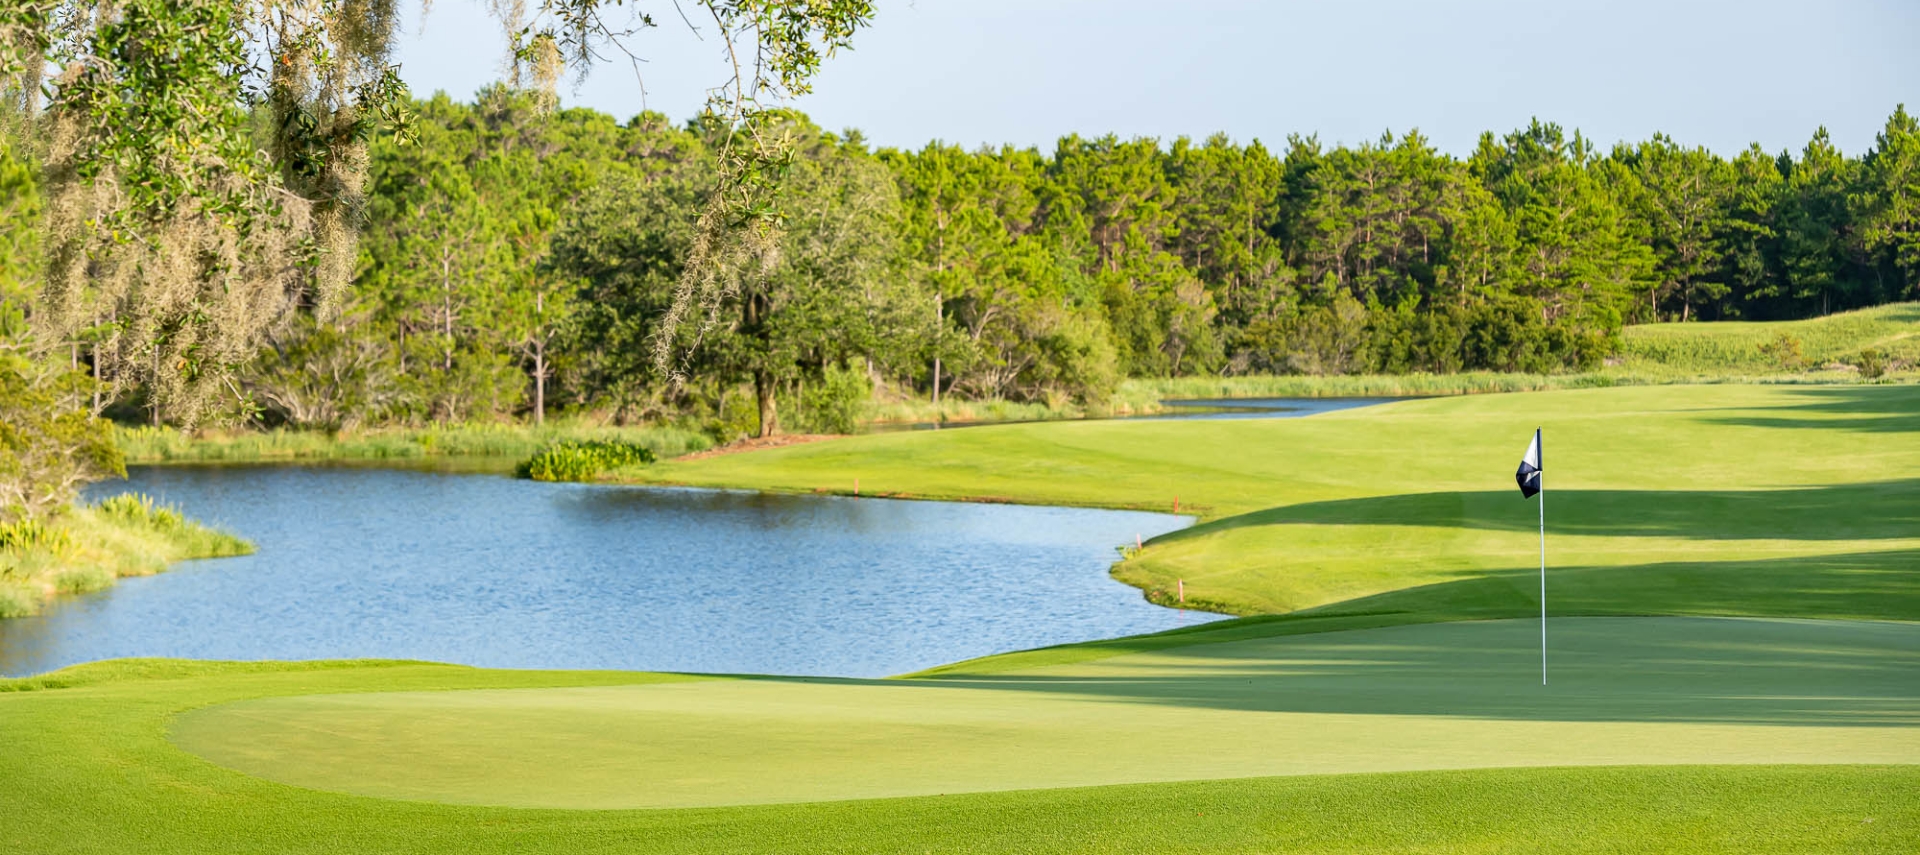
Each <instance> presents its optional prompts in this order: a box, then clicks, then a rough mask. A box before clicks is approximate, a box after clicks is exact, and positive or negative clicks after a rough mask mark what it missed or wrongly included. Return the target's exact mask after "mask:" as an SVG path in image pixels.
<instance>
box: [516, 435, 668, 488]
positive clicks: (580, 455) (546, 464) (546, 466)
mask: <svg viewBox="0 0 1920 855" xmlns="http://www.w3.org/2000/svg"><path fill="white" fill-rule="evenodd" d="M653 461H654V456H653V450H652V449H650V448H647V447H646V446H644V445H639V444H637V443H631V442H621V441H619V440H565V441H562V442H556V443H554V444H552V445H549V446H547V447H545V448H542V449H540V450H539V451H537V452H534V455H533V456H532V457H530V458H527V460H526V461H524V462H522V463H521V464H520V465H519V466H517V467H514V470H513V474H514V477H516V478H531V479H533V480H535V481H591V480H593V479H594V477H595V476H598V475H599V474H601V473H603V472H607V471H609V470H613V469H621V468H625V467H628V466H641V465H645V464H648V463H652V462H653Z"/></svg>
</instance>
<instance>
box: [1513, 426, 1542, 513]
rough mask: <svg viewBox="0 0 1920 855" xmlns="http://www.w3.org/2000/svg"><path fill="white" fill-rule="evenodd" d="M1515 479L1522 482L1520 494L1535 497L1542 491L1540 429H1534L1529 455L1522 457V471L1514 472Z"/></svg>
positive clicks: (1528, 449)
mask: <svg viewBox="0 0 1920 855" xmlns="http://www.w3.org/2000/svg"><path fill="white" fill-rule="evenodd" d="M1513 479H1514V480H1515V481H1518V482H1520V495H1522V496H1525V497H1526V498H1529V499H1531V498H1533V497H1534V496H1535V495H1537V494H1538V493H1539V492H1540V429H1539V428H1534V430H1533V444H1531V445H1528V446H1527V456H1525V457H1522V458H1520V471H1518V472H1515V473H1513Z"/></svg>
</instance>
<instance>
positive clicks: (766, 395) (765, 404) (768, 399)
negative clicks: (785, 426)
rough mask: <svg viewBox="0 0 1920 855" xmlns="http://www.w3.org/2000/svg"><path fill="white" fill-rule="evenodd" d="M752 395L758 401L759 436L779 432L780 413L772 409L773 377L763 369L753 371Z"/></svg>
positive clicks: (762, 436) (763, 436)
mask: <svg viewBox="0 0 1920 855" xmlns="http://www.w3.org/2000/svg"><path fill="white" fill-rule="evenodd" d="M753 396H754V397H755V398H756V399H758V400H759V402H760V437H761V438H762V439H765V438H766V437H770V436H773V435H774V434H776V433H779V432H780V414H779V413H777V412H775V411H774V401H773V377H772V376H771V375H769V374H768V373H767V372H765V371H755V372H753Z"/></svg>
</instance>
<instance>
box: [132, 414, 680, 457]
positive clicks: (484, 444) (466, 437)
mask: <svg viewBox="0 0 1920 855" xmlns="http://www.w3.org/2000/svg"><path fill="white" fill-rule="evenodd" d="M118 439H119V443H120V448H121V451H122V452H123V453H125V454H126V457H127V462H128V463H131V464H141V463H253V462H262V461H269V462H270V461H287V462H318V461H329V460H341V461H346V460H373V461H394V462H405V461H422V460H433V459H447V458H493V459H500V460H514V461H518V460H524V459H526V458H527V457H530V456H532V454H533V453H534V452H535V451H537V450H539V449H540V448H541V447H543V446H546V445H548V444H549V443H553V442H558V441H563V440H575V441H620V442H628V443H634V444H637V445H641V446H644V447H646V448H648V449H650V450H652V451H653V452H654V453H655V454H656V455H659V456H661V457H675V456H678V455H681V454H686V453H688V452H693V451H704V450H706V449H708V448H711V447H712V446H713V442H712V440H711V439H709V438H708V437H707V436H706V434H703V433H700V432H698V431H691V430H682V429H679V428H668V427H609V426H602V425H594V424H588V423H584V422H557V421H556V422H550V423H548V424H546V425H544V426H540V427H535V426H532V425H513V424H476V425H448V426H443V427H426V428H381V429H372V430H366V431H360V432H356V433H351V434H329V433H324V432H320V431H302V430H270V431H251V430H240V431H232V432H210V433H206V434H203V435H199V436H189V435H187V434H184V433H181V432H180V431H177V430H172V429H169V428H149V427H137V428H121V429H120V430H119V433H118Z"/></svg>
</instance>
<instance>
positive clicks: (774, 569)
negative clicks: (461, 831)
mask: <svg viewBox="0 0 1920 855" xmlns="http://www.w3.org/2000/svg"><path fill="white" fill-rule="evenodd" d="M97 487H98V489H95V490H94V491H92V496H93V497H95V498H98V497H99V496H102V495H106V494H109V493H114V492H121V491H125V490H138V491H142V492H145V493H149V494H151V495H153V496H155V497H157V498H160V499H161V500H163V501H166V502H170V503H173V504H175V505H178V506H179V507H180V508H181V509H183V510H184V511H185V512H186V513H187V514H188V515H189V516H191V517H193V518H196V519H199V520H203V521H207V522H211V523H214V524H217V525H220V526H223V527H225V528H227V529H229V530H231V531H234V532H237V533H239V534H240V535H242V536H244V537H246V538H248V539H249V540H251V541H253V542H254V544H255V545H257V546H258V547H259V552H258V553H256V554H254V555H251V556H246V557H242V558H222V559H215V560H208V561H194V562H186V563H183V564H180V565H177V566H176V567H175V568H174V569H173V570H172V571H170V572H167V573H163V574H160V575H158V576H151V577H145V578H135V579H123V580H121V582H120V584H119V585H118V586H116V587H114V588H110V589H108V590H106V591H102V592H100V593H98V594H92V595H87V596H82V597H72V598H65V599H63V600H61V601H59V602H57V603H55V604H53V605H52V606H50V607H49V608H48V609H47V611H46V612H45V613H44V614H42V615H40V616H37V617H31V618H18V619H13V620H6V621H0V674H6V675H10V676H17V675H22V674H31V673H39V672H42V671H47V670H50V669H53V668H58V667H61V666H65V665H70V664H73V663H77V662H86V661H91V660H96V659H104V658H109V657H120V656H177V657H191V658H205V659H319V658H335V657H389V658H407V659H428V660H434V661H441V662H458V663H464V664H470V665H482V666H490V667H506V668H620V669H644V670H666V671H704V672H731V673H767V674H814V675H830V676H849V677H876V676H883V675H888V674H897V673H902V672H906V671H911V670H916V669H920V668H925V667H930V666H933V665H938V664H941V663H945V662H953V661H956V660H960V659H966V658H969V657H974V656H982V655H986V654H990V653H996V652H1003V651H1008V650H1019V649H1024V648H1030V647H1038V646H1042V645H1048V644H1059V643H1064V642H1071V641H1082V640H1088V639H1094V638H1106V637H1111V636H1117V635H1127V634H1131V633H1141V632H1153V631H1156V630H1162V629H1171V628H1174V627H1178V626H1182V625H1191V624H1195V623H1199V622H1201V621H1206V620H1213V619H1216V617H1217V616H1215V615H1209V614H1203V613H1197V612H1180V611H1175V610H1171V609H1165V608H1161V607H1158V606H1154V605H1150V604H1148V603H1147V602H1145V601H1144V600H1143V599H1142V598H1141V595H1140V592H1139V591H1137V590H1135V589H1133V588H1131V587H1128V586H1126V585H1122V584H1120V583H1118V582H1115V581H1113V580H1112V579H1110V578H1108V576H1107V568H1108V566H1109V565H1110V564H1111V563H1112V562H1113V561H1114V560H1115V558H1116V557H1117V556H1116V554H1115V551H1114V547H1116V546H1118V545H1121V544H1123V543H1126V544H1130V543H1132V542H1133V540H1134V537H1135V535H1136V534H1137V535H1139V536H1142V537H1152V536H1154V535H1156V534H1159V533H1162V532H1166V531H1171V530H1173V529H1176V528H1180V527H1182V526H1184V525H1186V524H1187V523H1188V520H1186V519H1185V518H1182V517H1175V516H1169V515H1165V514H1149V513H1135V512H1122V511H1098V510H1083V509H1072V508H1045V507H1021V506H1014V505H987V504H960V503H943V502H911V501H892V500H884V499H850V498H832V497H819V496H775V495H761V494H755V493H741V492H721V491H708V490H678V489H648V488H630V487H607V486H597V485H578V484H541V483H535V482H529V481H516V480H512V479H508V478H502V477H495V476H487V475H471V474H449V473H436V472H421V471H406V470H394V469H372V468H350V467H337V468H332V467H270V466H262V467H234V466H227V467H158V468H155V467H147V468H136V469H135V471H134V472H133V475H132V478H131V480H130V481H128V482H116V483H112V484H104V485H97Z"/></svg>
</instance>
